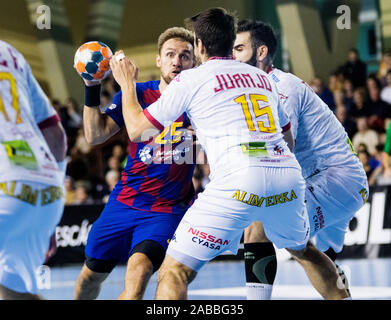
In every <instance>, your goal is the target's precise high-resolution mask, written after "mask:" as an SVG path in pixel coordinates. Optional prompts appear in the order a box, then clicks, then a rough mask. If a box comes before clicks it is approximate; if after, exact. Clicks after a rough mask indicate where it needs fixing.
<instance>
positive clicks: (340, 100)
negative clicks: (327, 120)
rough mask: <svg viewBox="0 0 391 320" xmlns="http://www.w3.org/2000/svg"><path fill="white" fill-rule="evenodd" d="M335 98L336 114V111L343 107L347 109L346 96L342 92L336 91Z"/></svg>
mask: <svg viewBox="0 0 391 320" xmlns="http://www.w3.org/2000/svg"><path fill="white" fill-rule="evenodd" d="M333 96H334V103H335V110H334V113H335V112H336V109H338V107H340V106H342V107H344V108H345V109H346V107H345V105H344V97H345V96H344V94H343V91H342V90H335V91H334V92H333Z"/></svg>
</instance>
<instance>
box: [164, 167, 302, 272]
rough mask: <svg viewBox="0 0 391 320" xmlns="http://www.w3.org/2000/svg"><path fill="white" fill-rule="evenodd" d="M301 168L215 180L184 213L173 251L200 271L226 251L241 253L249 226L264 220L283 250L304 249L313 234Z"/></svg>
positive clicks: (262, 170) (252, 171) (255, 171)
mask: <svg viewBox="0 0 391 320" xmlns="http://www.w3.org/2000/svg"><path fill="white" fill-rule="evenodd" d="M304 194H305V182H304V178H303V177H302V175H301V171H300V169H297V168H278V167H250V168H247V169H245V170H239V171H236V172H235V173H232V174H230V175H228V176H225V177H223V178H221V179H215V180H212V181H211V182H210V183H209V184H208V185H207V186H206V188H205V190H204V191H203V192H202V193H200V194H199V195H198V198H197V199H196V201H195V202H194V204H193V205H192V206H191V207H190V209H189V210H188V211H187V212H186V214H185V215H184V217H183V219H182V221H181V222H180V224H179V226H178V228H177V230H176V232H175V234H174V236H173V238H172V240H171V241H170V244H169V246H168V251H167V254H168V255H170V256H171V257H173V258H174V259H176V260H177V261H179V262H181V263H182V264H184V265H186V266H188V267H190V268H191V269H193V270H195V271H198V270H199V269H200V268H201V267H202V266H203V265H204V264H205V263H206V262H208V261H209V260H211V259H213V258H215V257H216V256H218V255H219V254H221V253H223V252H224V251H230V252H232V253H233V254H236V253H237V251H238V247H239V243H240V239H241V236H242V234H243V229H244V228H246V227H247V226H248V225H250V224H251V223H252V222H253V221H255V220H259V221H261V222H262V223H263V226H264V229H265V232H266V235H267V237H268V238H269V239H270V240H271V241H272V242H273V243H274V244H275V245H276V246H277V247H278V248H290V249H293V250H300V249H302V248H304V247H305V245H306V243H307V241H308V238H309V222H308V215H307V212H306V208H305V203H304Z"/></svg>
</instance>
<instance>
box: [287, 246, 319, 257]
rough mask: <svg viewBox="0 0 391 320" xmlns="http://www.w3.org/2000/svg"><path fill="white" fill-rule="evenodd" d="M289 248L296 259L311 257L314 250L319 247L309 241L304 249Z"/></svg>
mask: <svg viewBox="0 0 391 320" xmlns="http://www.w3.org/2000/svg"><path fill="white" fill-rule="evenodd" d="M287 250H288V251H289V252H290V254H291V255H292V256H293V258H294V259H296V260H306V259H310V257H311V256H312V253H313V252H314V250H317V249H316V247H315V246H314V244H313V243H312V242H311V241H308V242H307V245H306V246H305V247H304V248H303V249H300V250H292V249H287Z"/></svg>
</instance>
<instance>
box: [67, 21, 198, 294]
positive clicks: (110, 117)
mask: <svg viewBox="0 0 391 320" xmlns="http://www.w3.org/2000/svg"><path fill="white" fill-rule="evenodd" d="M194 61H195V60H194V52H193V35H192V33H191V32H190V31H188V30H186V29H184V28H179V27H174V28H169V29H167V30H166V31H164V32H163V33H162V34H161V35H160V36H159V39H158V55H157V58H156V65H157V66H158V67H159V68H160V72H161V76H160V80H157V81H148V82H144V83H137V99H138V101H139V103H140V105H142V107H143V108H146V107H147V106H148V105H150V104H151V103H153V102H155V101H157V100H158V99H159V97H160V95H161V93H162V92H163V91H164V90H165V88H166V87H167V85H168V84H169V83H170V82H171V81H172V80H173V79H174V77H176V76H177V75H178V74H179V73H180V72H181V71H182V70H186V69H189V68H192V67H193V66H194ZM85 83H86V88H85V107H84V115H83V118H84V129H85V136H86V139H87V141H88V142H89V143H91V144H94V145H96V144H101V143H103V142H105V141H107V140H108V139H109V138H110V137H112V136H113V135H114V134H116V133H117V132H118V131H119V130H120V129H121V128H125V127H126V125H125V122H126V121H125V119H124V117H125V116H124V113H123V110H122V100H123V96H122V93H121V92H119V93H118V94H117V95H116V96H114V98H113V103H112V105H111V106H110V107H109V108H107V110H106V112H105V115H102V114H101V112H100V110H99V108H98V107H99V104H100V101H99V94H100V84H99V83H96V82H91V81H87V80H85ZM187 126H189V120H188V118H187V116H186V114H182V115H180V116H179V117H178V118H177V119H176V121H174V123H173V124H171V125H170V126H168V127H167V128H165V129H164V130H163V132H162V133H159V134H158V135H156V136H154V137H153V138H152V139H150V140H149V141H146V142H143V143H136V142H132V141H130V142H129V154H128V160H127V165H126V167H125V169H124V170H123V172H122V174H121V179H120V181H119V182H118V183H117V185H116V186H115V188H114V190H113V191H112V193H111V195H110V198H109V201H108V203H107V204H106V206H105V208H104V210H103V212H102V213H101V215H100V217H99V218H98V219H97V221H96V222H95V223H94V224H93V225H92V228H91V231H90V233H89V235H88V240H87V245H86V248H85V255H86V262H85V264H84V266H83V268H82V270H81V273H80V275H79V277H78V280H77V282H76V286H75V295H74V297H75V299H95V298H96V297H97V296H98V295H99V291H100V287H101V283H102V282H103V281H104V280H105V279H106V277H107V276H108V275H109V274H110V272H111V271H112V270H113V268H114V267H115V266H116V265H117V264H118V263H120V262H126V261H127V271H126V279H125V288H124V290H123V292H122V293H121V295H120V297H119V299H142V297H143V294H144V291H145V288H146V286H147V283H148V281H149V279H150V277H151V275H152V274H153V273H154V272H155V271H156V270H157V269H158V268H159V266H160V264H161V263H162V261H163V258H164V255H165V250H166V248H167V246H168V243H169V240H170V239H171V237H172V235H173V233H174V231H175V229H176V227H177V225H178V223H179V222H180V220H181V218H182V216H183V214H184V213H185V212H186V210H187V208H188V207H189V205H190V204H191V201H192V198H193V196H194V188H193V184H192V176H193V169H194V164H192V163H193V161H192V156H191V154H192V146H191V145H192V137H191V135H188V134H185V133H184V130H183V128H186V127H187ZM126 129H127V130H128V129H129V128H127V127H126ZM189 157H190V158H189Z"/></svg>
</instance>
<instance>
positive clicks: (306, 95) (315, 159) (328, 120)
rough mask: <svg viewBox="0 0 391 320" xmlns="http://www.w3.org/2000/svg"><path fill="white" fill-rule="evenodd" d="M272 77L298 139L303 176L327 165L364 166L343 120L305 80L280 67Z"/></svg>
mask: <svg viewBox="0 0 391 320" xmlns="http://www.w3.org/2000/svg"><path fill="white" fill-rule="evenodd" d="M269 78H270V79H272V80H273V82H274V83H275V84H276V86H277V89H278V92H279V94H280V102H281V104H282V105H283V107H284V109H285V111H286V112H287V113H288V115H289V118H290V121H291V130H292V134H293V136H294V138H295V139H296V145H295V148H294V150H293V152H294V154H295V155H296V158H297V160H298V162H299V163H300V165H301V167H302V172H303V176H304V178H307V177H308V176H310V175H312V174H313V173H314V172H316V170H322V169H325V168H328V167H335V166H354V167H360V166H361V164H360V162H359V159H358V158H357V156H355V153H354V151H353V149H352V148H353V147H352V145H351V142H350V140H349V138H348V136H347V134H346V132H345V130H344V128H343V126H342V125H341V123H340V122H339V121H338V119H337V118H336V117H335V116H334V114H333V113H332V111H331V110H330V109H329V108H328V106H327V105H326V104H325V103H324V102H323V101H322V100H321V99H320V98H319V97H318V95H317V94H315V93H314V92H313V90H312V89H311V88H310V87H309V86H308V85H307V84H306V83H305V82H304V81H303V80H301V79H299V78H298V77H296V76H294V75H293V74H291V73H286V72H283V71H281V70H279V69H273V70H272V71H271V72H270V73H269Z"/></svg>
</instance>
